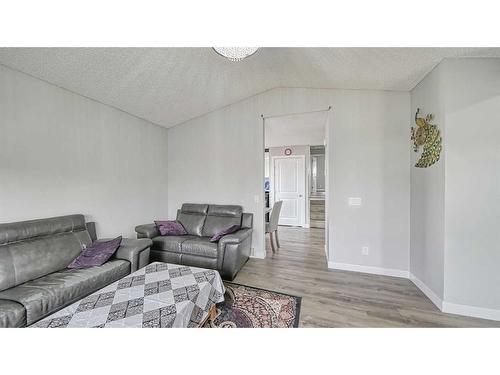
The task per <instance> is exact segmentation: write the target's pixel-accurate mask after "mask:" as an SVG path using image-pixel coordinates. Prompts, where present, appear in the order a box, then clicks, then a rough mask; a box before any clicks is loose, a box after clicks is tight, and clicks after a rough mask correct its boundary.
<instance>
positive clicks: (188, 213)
mask: <svg viewBox="0 0 500 375" xmlns="http://www.w3.org/2000/svg"><path fill="white" fill-rule="evenodd" d="M207 212H208V204H194V203H184V204H183V205H182V207H181V209H180V211H179V212H178V213H177V220H178V221H179V222H180V223H181V224H182V226H183V227H184V229H186V232H187V233H188V234H191V235H193V236H201V235H202V230H203V224H205V218H206V216H207Z"/></svg>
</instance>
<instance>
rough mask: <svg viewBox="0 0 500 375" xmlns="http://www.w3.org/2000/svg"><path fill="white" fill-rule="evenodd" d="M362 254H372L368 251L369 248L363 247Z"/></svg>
mask: <svg viewBox="0 0 500 375" xmlns="http://www.w3.org/2000/svg"><path fill="white" fill-rule="evenodd" d="M361 253H362V254H363V255H368V254H369V253H370V250H369V249H368V246H363V247H362V248H361Z"/></svg>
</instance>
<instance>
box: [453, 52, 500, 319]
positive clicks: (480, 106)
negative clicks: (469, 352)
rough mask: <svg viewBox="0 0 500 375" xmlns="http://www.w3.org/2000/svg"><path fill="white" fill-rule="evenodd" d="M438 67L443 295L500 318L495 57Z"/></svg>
mask: <svg viewBox="0 0 500 375" xmlns="http://www.w3.org/2000/svg"><path fill="white" fill-rule="evenodd" d="M444 68H445V72H446V77H445V90H446V93H447V96H446V142H445V147H446V205H445V207H446V214H445V217H446V224H445V229H446V231H445V232H446V247H445V299H446V302H447V304H448V305H450V304H458V305H467V306H472V307H481V308H485V309H496V310H497V311H496V313H495V314H492V317H495V318H496V319H498V320H500V59H456V60H455V59H450V60H447V61H446V62H445V63H444ZM452 308H453V306H452ZM453 311H454V310H453Z"/></svg>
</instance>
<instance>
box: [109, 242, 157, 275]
mask: <svg viewBox="0 0 500 375" xmlns="http://www.w3.org/2000/svg"><path fill="white" fill-rule="evenodd" d="M152 244H153V241H151V240H150V239H147V238H143V239H138V240H135V239H132V238H123V239H122V243H121V245H120V247H119V248H118V250H116V253H115V255H114V259H121V260H127V261H129V262H130V272H131V273H132V272H135V271H137V270H138V269H140V268H142V267H145V266H146V265H148V264H149V248H150V247H151V245H152Z"/></svg>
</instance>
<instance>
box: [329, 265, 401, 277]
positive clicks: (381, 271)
mask: <svg viewBox="0 0 500 375" xmlns="http://www.w3.org/2000/svg"><path fill="white" fill-rule="evenodd" d="M328 268H332V269H335V270H343V271H354V272H363V273H371V274H374V275H383V276H394V277H404V278H406V279H408V278H409V273H408V271H405V270H397V269H393V268H382V267H372V266H360V265H358V264H349V263H337V262H328Z"/></svg>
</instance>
